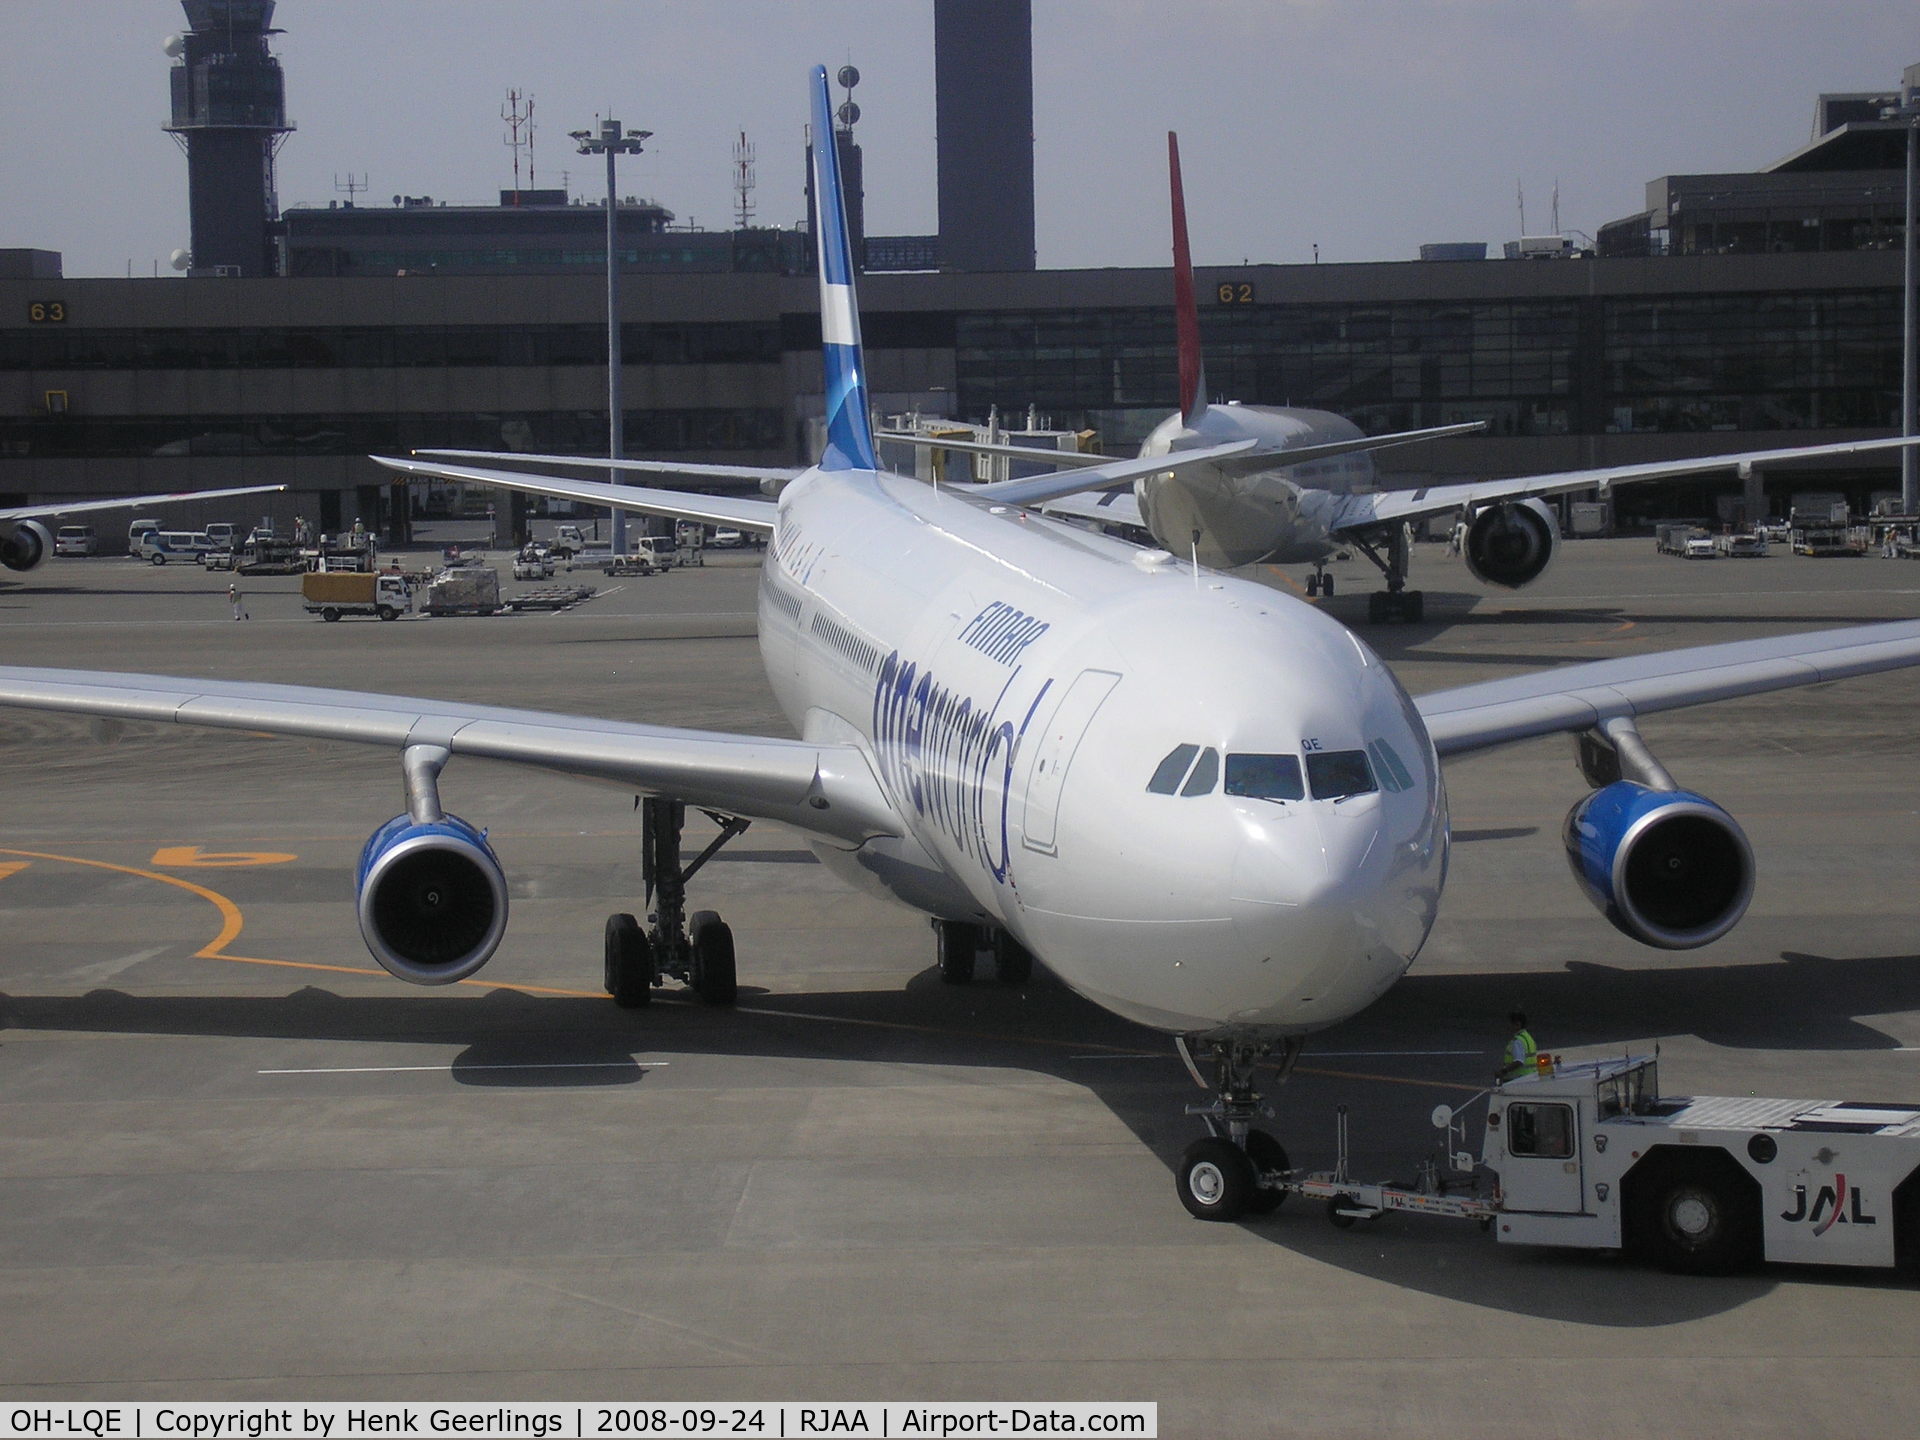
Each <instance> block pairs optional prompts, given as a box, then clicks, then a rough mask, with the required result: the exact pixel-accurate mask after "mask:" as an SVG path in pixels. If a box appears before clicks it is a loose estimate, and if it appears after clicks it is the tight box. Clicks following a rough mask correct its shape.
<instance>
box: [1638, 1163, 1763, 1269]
mask: <svg viewBox="0 0 1920 1440" xmlns="http://www.w3.org/2000/svg"><path fill="white" fill-rule="evenodd" d="M1647 1218H1648V1220H1649V1221H1650V1223H1649V1224H1648V1226H1647V1238H1648V1240H1649V1241H1650V1242H1651V1244H1652V1248H1653V1254H1654V1257H1655V1258H1656V1259H1657V1260H1658V1261H1659V1262H1660V1264H1661V1265H1662V1266H1663V1267H1664V1268H1665V1269H1668V1270H1674V1271H1678V1272H1679V1273H1681V1274H1683V1275H1730V1274H1732V1273H1733V1272H1735V1271H1737V1270H1743V1269H1746V1268H1747V1267H1748V1266H1750V1265H1751V1264H1753V1262H1754V1261H1755V1260H1756V1259H1758V1258H1759V1256H1758V1251H1759V1246H1758V1244H1757V1243H1756V1242H1757V1240H1758V1234H1757V1231H1756V1227H1755V1225H1754V1220H1755V1216H1754V1214H1753V1211H1752V1207H1751V1206H1749V1205H1746V1204H1744V1203H1743V1202H1742V1200H1741V1198H1740V1197H1739V1196H1738V1195H1737V1194H1735V1193H1734V1191H1733V1188H1732V1187H1731V1186H1729V1185H1728V1184H1726V1183H1725V1181H1724V1180H1722V1179H1721V1178H1720V1177H1718V1176H1716V1175H1713V1174H1711V1173H1706V1172H1701V1173H1689V1172H1686V1171H1682V1172H1680V1173H1678V1174H1675V1175H1673V1176H1671V1177H1669V1178H1667V1179H1665V1180H1663V1181H1661V1182H1660V1184H1659V1185H1658V1186H1656V1188H1655V1189H1654V1192H1653V1195H1652V1200H1651V1203H1650V1205H1649V1206H1648V1217H1647Z"/></svg>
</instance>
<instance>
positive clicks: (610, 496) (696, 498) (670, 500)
mask: <svg viewBox="0 0 1920 1440" xmlns="http://www.w3.org/2000/svg"><path fill="white" fill-rule="evenodd" d="M371 458H372V460H373V462H374V464H376V465H384V466H386V467H387V469H389V470H398V471H399V472H400V473H401V474H403V475H419V476H425V477H428V478H431V479H435V480H464V481H466V482H467V483H468V484H471V485H492V486H495V487H497V488H499V489H502V490H524V491H526V492H527V493H528V494H529V495H551V496H553V497H555V498H556V499H560V500H582V501H585V502H586V503H587V504H589V505H608V506H611V507H613V508H614V509H616V510H638V511H640V512H641V513H643V514H647V515H671V516H673V517H674V518H676V519H682V520H700V521H704V522H705V523H707V524H709V525H730V526H733V527H735V528H738V529H742V530H765V531H771V530H772V529H773V526H774V522H775V521H776V520H777V519H778V518H779V514H780V506H779V504H778V503H777V502H775V501H772V500H760V499H755V498H751V497H747V496H740V495H697V494H695V493H693V492H692V491H689V490H655V489H652V488H650V487H648V486H645V485H609V484H608V483H607V482H606V481H604V480H567V479H562V478H561V477H560V476H558V475H528V474H525V473H523V472H521V471H517V470H488V469H482V468H480V467H478V466H473V465H453V464H449V463H447V462H446V461H434V460H402V459H400V458H398V457H397V456H391V455H375V456H372V457H371ZM515 458H517V459H523V460H527V459H533V458H535V457H533V456H517V457H515ZM576 458H577V457H576ZM596 463H597V464H598V465H599V466H600V467H601V468H605V467H606V466H607V465H610V464H612V463H613V462H611V461H608V460H601V461H598V462H596ZM621 463H622V464H623V465H629V466H630V465H632V464H634V463H635V462H632V461H623V462H621ZM639 463H642V464H645V463H647V462H644V461H643V462H639Z"/></svg>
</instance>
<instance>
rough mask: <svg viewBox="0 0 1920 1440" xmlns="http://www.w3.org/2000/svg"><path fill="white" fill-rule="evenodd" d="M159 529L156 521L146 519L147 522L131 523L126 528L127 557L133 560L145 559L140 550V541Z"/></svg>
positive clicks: (137, 521)
mask: <svg viewBox="0 0 1920 1440" xmlns="http://www.w3.org/2000/svg"><path fill="white" fill-rule="evenodd" d="M159 528H160V522H159V521H158V520H152V519H147V520H135V521H133V522H131V523H130V524H129V525H128V526H127V554H128V556H129V557H131V558H132V559H135V560H144V559H146V556H145V554H144V553H143V552H142V551H141V549H140V541H141V540H142V539H143V538H144V537H145V536H147V535H149V534H151V533H152V532H153V531H155V530H158V529H159Z"/></svg>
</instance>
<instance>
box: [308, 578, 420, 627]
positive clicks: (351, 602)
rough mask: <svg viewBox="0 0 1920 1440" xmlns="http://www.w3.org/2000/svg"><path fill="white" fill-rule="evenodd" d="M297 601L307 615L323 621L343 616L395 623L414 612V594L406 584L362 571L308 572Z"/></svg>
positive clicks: (402, 581) (403, 581)
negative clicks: (372, 618)
mask: <svg viewBox="0 0 1920 1440" xmlns="http://www.w3.org/2000/svg"><path fill="white" fill-rule="evenodd" d="M300 598H301V600H303V601H304V602H305V609H306V612H307V613H308V614H309V615H318V616H319V617H320V618H321V619H322V620H338V619H339V618H340V617H341V616H342V615H375V616H378V617H379V618H380V619H382V620H397V619H398V618H399V617H400V616H402V615H404V614H406V613H407V612H408V611H410V610H412V609H413V592H412V591H410V590H409V589H408V588H407V582H406V581H405V580H403V579H401V577H400V576H398V575H375V574H371V573H369V572H368V571H365V570H309V571H308V572H307V573H306V575H305V576H303V577H302V578H301V581H300Z"/></svg>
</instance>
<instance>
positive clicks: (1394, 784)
mask: <svg viewBox="0 0 1920 1440" xmlns="http://www.w3.org/2000/svg"><path fill="white" fill-rule="evenodd" d="M1367 750H1368V752H1369V753H1370V754H1371V755H1372V756H1373V768H1374V773H1375V774H1377V775H1379V777H1380V783H1381V784H1382V785H1384V786H1386V787H1387V789H1389V790H1411V789H1412V788H1413V776H1411V775H1409V774H1408V773H1407V767H1406V766H1405V765H1403V764H1402V763H1401V762H1400V756H1399V753H1398V752H1397V751H1395V750H1394V748H1393V747H1392V746H1391V745H1389V744H1388V743H1387V742H1386V741H1384V740H1374V741H1371V742H1369V743H1368V745H1367Z"/></svg>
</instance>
